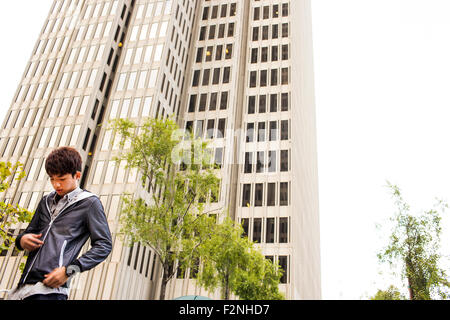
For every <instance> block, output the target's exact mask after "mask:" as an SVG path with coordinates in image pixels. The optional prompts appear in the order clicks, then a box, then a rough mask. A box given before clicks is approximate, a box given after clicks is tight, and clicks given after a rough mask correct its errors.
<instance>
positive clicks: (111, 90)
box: [0, 0, 321, 299]
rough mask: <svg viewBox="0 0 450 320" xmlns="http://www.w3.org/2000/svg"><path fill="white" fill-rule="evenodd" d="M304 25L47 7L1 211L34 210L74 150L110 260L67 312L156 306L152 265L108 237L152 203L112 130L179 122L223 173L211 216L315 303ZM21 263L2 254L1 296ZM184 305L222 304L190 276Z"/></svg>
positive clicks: (236, 1) (273, 2) (272, 12)
mask: <svg viewBox="0 0 450 320" xmlns="http://www.w3.org/2000/svg"><path fill="white" fill-rule="evenodd" d="M310 11H311V9H310V1H309V0H220V1H219V0H195V1H194V0H159V1H158V0H55V1H54V2H53V5H52V7H51V9H50V13H49V15H48V18H47V20H46V22H45V24H44V27H43V29H42V32H41V34H40V36H39V39H38V41H37V43H36V46H35V49H34V51H33V53H32V56H31V58H30V61H29V63H28V64H27V67H26V69H25V72H24V75H23V78H22V80H21V83H20V84H19V87H18V89H17V92H16V94H15V95H14V98H13V101H12V103H11V107H10V110H9V112H8V114H7V116H6V119H5V120H4V122H3V126H2V128H1V136H0V139H1V140H0V156H1V160H2V161H5V160H8V161H11V162H15V161H20V162H22V163H24V164H25V169H26V171H27V177H26V178H25V179H24V181H21V182H20V183H16V184H14V185H13V186H12V188H11V189H10V190H9V192H8V193H6V194H5V195H4V198H5V200H7V201H10V202H14V203H19V204H20V205H22V206H24V207H28V208H30V209H31V210H33V209H34V208H35V206H36V205H37V201H38V200H39V199H40V197H42V195H43V194H46V193H48V192H50V191H51V190H52V188H51V185H50V183H49V181H48V179H47V177H46V173H45V169H44V166H43V163H44V159H45V157H46V155H47V154H48V153H49V152H50V151H51V150H52V149H53V148H55V147H57V146H62V145H70V146H74V147H76V148H77V149H78V150H80V153H81V155H82V157H83V161H84V164H83V165H84V168H83V178H82V180H81V186H82V187H84V188H86V189H88V190H90V191H91V192H94V193H96V194H98V195H99V197H100V199H101V201H102V203H103V205H104V207H105V212H106V214H107V217H108V222H109V223H110V228H111V231H112V232H113V239H114V249H113V252H112V254H111V255H110V257H109V258H108V259H107V261H105V262H104V263H102V264H101V265H99V266H98V267H97V268H95V269H94V270H92V271H90V272H85V273H82V274H81V275H78V276H77V278H75V280H74V281H73V283H72V289H71V293H70V298H73V299H154V298H157V297H158V290H159V283H160V272H161V268H160V266H159V264H158V261H157V257H155V254H154V253H153V252H152V250H150V249H149V248H147V247H143V246H140V245H139V244H136V245H135V246H134V247H132V248H129V247H127V246H124V244H123V243H122V241H121V240H120V239H119V237H118V236H117V232H118V217H119V212H118V211H119V207H120V203H121V194H122V193H123V192H128V193H135V194H139V195H141V196H143V197H145V196H148V193H149V192H151V190H149V189H146V188H143V187H141V186H140V184H139V183H136V181H137V179H138V176H139V172H137V171H136V170H129V169H125V163H120V164H119V165H116V163H115V161H114V160H113V156H114V155H115V154H117V152H118V151H119V150H118V144H117V142H118V141H117V139H115V137H114V134H113V132H112V130H110V129H108V125H107V123H108V121H109V120H110V119H115V118H129V119H132V120H135V121H137V122H141V123H142V119H143V118H144V117H149V116H150V117H159V118H166V117H174V118H175V119H176V120H177V121H178V123H179V124H180V126H181V127H182V128H186V129H188V130H191V131H192V132H193V133H194V134H195V135H196V136H198V137H203V138H205V139H211V146H212V148H213V152H214V153H213V154H214V161H215V162H216V163H217V164H219V165H220V167H221V169H220V172H219V176H220V178H221V189H220V195H219V197H218V199H215V200H214V201H213V202H212V203H211V204H210V207H211V209H212V210H222V211H224V210H225V209H228V212H229V214H230V215H231V216H232V217H233V218H234V219H235V220H236V221H237V222H239V223H242V225H243V226H244V230H245V233H246V234H247V236H248V237H250V239H251V240H253V241H255V242H256V243H257V246H258V247H259V248H260V249H261V251H262V253H263V254H264V255H265V256H266V257H267V258H268V259H271V260H272V261H273V263H278V264H279V265H280V266H281V267H282V268H283V270H284V271H285V273H284V275H283V277H282V279H281V285H280V289H281V291H282V292H283V293H285V295H286V297H287V298H288V299H305V298H306V299H319V298H320V297H321V293H320V247H319V216H318V186H317V180H318V178H317V156H316V129H315V106H314V79H313V66H312V40H311V18H310ZM23 227H25V226H17V228H16V229H15V230H14V232H15V234H18V233H19V232H20V229H21V228H23ZM86 249H87V248H86ZM22 256H23V254H22V253H19V252H18V251H16V250H14V249H10V250H9V251H3V252H1V253H0V289H7V288H11V287H12V286H13V285H14V284H16V283H17V281H18V278H19V272H18V268H19V264H20V261H21V259H22ZM186 294H202V295H209V296H211V297H215V298H217V297H218V296H217V295H216V294H211V293H207V292H205V291H204V290H203V289H201V288H200V287H198V286H197V285H196V283H195V279H192V278H191V273H190V271H189V270H188V271H187V272H186V273H185V274H181V273H180V272H178V273H177V276H176V279H173V280H171V282H170V283H169V285H168V292H167V297H168V298H174V297H177V296H182V295H186ZM0 297H1V296H0Z"/></svg>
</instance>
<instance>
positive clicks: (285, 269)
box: [278, 256, 288, 283]
mask: <svg viewBox="0 0 450 320" xmlns="http://www.w3.org/2000/svg"><path fill="white" fill-rule="evenodd" d="M287 261H288V260H287V256H279V257H278V264H279V265H280V267H281V269H282V270H283V276H282V277H281V279H280V283H287V282H288V280H287V279H288V263H287Z"/></svg>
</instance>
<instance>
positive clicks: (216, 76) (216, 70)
mask: <svg viewBox="0 0 450 320" xmlns="http://www.w3.org/2000/svg"><path fill="white" fill-rule="evenodd" d="M224 76H225V75H224ZM219 81H220V68H214V72H213V80H212V84H219Z"/></svg>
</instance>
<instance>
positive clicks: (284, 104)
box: [281, 93, 289, 111]
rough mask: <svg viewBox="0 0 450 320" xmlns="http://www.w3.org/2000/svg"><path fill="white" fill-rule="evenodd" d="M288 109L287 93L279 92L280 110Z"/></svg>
mask: <svg viewBox="0 0 450 320" xmlns="http://www.w3.org/2000/svg"><path fill="white" fill-rule="evenodd" d="M288 110H289V93H282V94H281V111H288Z"/></svg>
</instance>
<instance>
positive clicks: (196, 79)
mask: <svg viewBox="0 0 450 320" xmlns="http://www.w3.org/2000/svg"><path fill="white" fill-rule="evenodd" d="M199 78H200V70H195V71H194V77H193V79H192V86H193V87H198V84H199Z"/></svg>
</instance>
